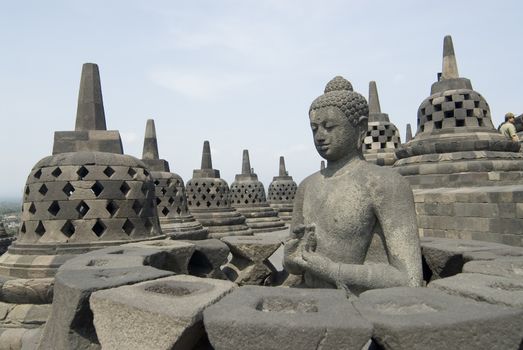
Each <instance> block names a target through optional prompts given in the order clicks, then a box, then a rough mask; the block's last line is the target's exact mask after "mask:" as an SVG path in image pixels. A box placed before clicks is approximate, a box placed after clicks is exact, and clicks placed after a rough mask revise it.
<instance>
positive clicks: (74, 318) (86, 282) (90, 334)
mask: <svg viewBox="0 0 523 350" xmlns="http://www.w3.org/2000/svg"><path fill="white" fill-rule="evenodd" d="M101 251H103V252H102V254H100V253H97V252H93V253H90V254H84V255H81V256H79V257H77V258H75V259H71V260H69V261H68V262H67V264H64V265H62V267H61V268H60V269H59V270H58V273H57V274H56V276H55V286H54V297H53V305H52V310H51V315H50V317H49V320H48V321H47V323H46V325H45V328H44V330H43V335H42V340H41V342H40V343H39V345H38V349H49V350H51V349H99V348H100V345H99V342H98V338H97V335H96V332H95V329H94V326H93V322H92V317H93V315H92V311H91V309H90V307H89V297H90V295H91V293H93V292H94V291H97V290H102V289H109V288H115V287H119V286H122V285H128V284H133V283H138V282H143V281H147V280H154V279H158V278H161V277H167V276H169V275H172V272H169V271H162V270H159V269H157V268H154V267H151V266H143V265H144V264H146V263H147V262H149V261H151V260H152V261H156V263H155V264H160V265H161V262H162V259H161V258H159V259H158V260H155V259H156V258H157V257H158V256H160V257H162V256H163V257H164V258H165V252H161V251H159V250H155V249H143V248H136V247H123V248H122V247H112V248H107V249H102V250H101ZM98 252H99V251H98ZM124 252H127V253H129V255H131V256H126V254H124ZM111 253H112V254H111ZM131 253H134V254H135V256H134V257H133V256H132V254H131ZM147 254H150V255H151V256H153V257H154V259H151V258H150V257H148V256H147ZM111 255H112V256H113V257H114V258H110V257H111ZM86 256H87V257H86ZM76 259H78V260H77V261H75V260H76ZM117 259H121V262H117V261H116V260H117ZM104 260H105V261H104ZM91 261H92V263H91ZM127 263H128V265H127V266H125V267H122V266H121V265H122V264H124V265H125V264H127ZM152 265H153V264H152Z"/></svg>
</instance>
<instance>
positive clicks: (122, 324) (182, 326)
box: [90, 275, 236, 350]
mask: <svg viewBox="0 0 523 350" xmlns="http://www.w3.org/2000/svg"><path fill="white" fill-rule="evenodd" d="M235 287H236V286H235V285H234V284H233V283H231V282H227V281H220V280H214V279H202V278H198V277H192V276H186V275H179V276H174V277H167V278H161V279H157V280H155V281H151V282H144V283H138V284H135V285H132V286H123V287H119V288H113V289H109V290H103V291H98V292H95V293H93V294H92V295H91V298H90V306H91V309H92V310H93V314H94V325H95V328H96V333H97V334H98V338H99V340H100V344H101V345H102V348H103V349H166V350H167V349H182V350H183V349H192V348H193V346H194V345H195V344H196V343H197V342H198V341H199V340H200V338H201V337H202V336H203V335H204V334H205V331H204V328H203V322H202V318H203V316H202V313H203V310H204V309H205V308H206V307H207V306H208V305H211V304H213V303H215V302H216V301H218V300H219V299H221V298H222V297H223V296H224V295H226V294H227V293H229V292H230V291H231V290H232V289H233V288H235Z"/></svg>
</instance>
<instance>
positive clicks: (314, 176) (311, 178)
mask: <svg viewBox="0 0 523 350" xmlns="http://www.w3.org/2000/svg"><path fill="white" fill-rule="evenodd" d="M320 177H321V171H317V172H315V173H312V174H310V175H309V176H307V177H306V178H305V179H303V180H302V181H301V182H300V184H299V186H298V187H301V188H303V187H307V186H309V185H310V184H314V183H316V182H318V180H319V179H320Z"/></svg>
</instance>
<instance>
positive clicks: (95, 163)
mask: <svg viewBox="0 0 523 350" xmlns="http://www.w3.org/2000/svg"><path fill="white" fill-rule="evenodd" d="M86 91H88V92H89V93H86ZM78 106H79V108H78V114H77V121H76V125H77V129H78V126H79V125H81V130H84V131H86V132H87V134H88V135H90V136H89V138H87V139H85V140H82V142H81V145H82V146H81V149H82V150H81V151H78V152H76V151H77V150H76V149H75V152H67V153H61V152H57V150H60V149H61V146H57V145H56V143H55V146H54V148H53V150H54V152H55V154H54V155H53V156H49V157H45V158H43V159H42V160H40V161H39V162H38V163H36V165H35V166H34V167H33V169H32V170H31V172H30V174H29V176H28V177H27V182H26V185H25V188H24V194H23V207H22V224H21V227H20V230H19V233H18V236H17V240H16V242H15V243H14V244H12V245H11V246H10V247H9V250H8V252H7V253H6V254H4V255H3V256H2V257H0V275H8V276H15V277H24V278H25V277H31V278H32V277H48V276H52V275H54V273H55V271H56V269H57V268H58V267H59V266H60V265H61V264H62V263H64V262H65V261H66V260H68V259H70V258H71V257H73V256H75V255H76V254H81V253H85V252H87V251H90V250H93V249H98V248H101V247H104V246H109V245H117V244H122V243H124V242H132V241H140V240H144V239H151V238H155V237H159V236H161V231H160V227H159V222H158V216H157V215H156V206H155V204H154V184H153V182H152V180H151V177H150V175H149V171H148V170H147V168H146V166H145V164H144V163H142V162H141V161H140V160H138V159H136V158H134V157H131V156H127V155H123V154H118V153H117V152H116V151H118V149H115V148H111V147H109V148H108V149H107V150H111V151H114V152H116V153H108V152H99V150H100V143H99V140H98V139H97V137H96V136H97V135H98V133H99V132H100V133H101V134H100V135H102V136H103V135H104V134H105V133H104V131H105V130H104V129H105V116H104V113H103V103H102V93H101V87H100V78H99V76H98V67H97V66H96V65H95V64H92V63H87V64H84V66H83V69H82V79H81V83H80V94H79V98H78ZM80 107H81V108H80ZM116 133H117V135H116V136H115V139H114V140H118V142H119V140H120V135H119V134H118V132H116ZM57 134H58V135H61V134H60V133H57ZM62 140H63V139H61V138H60V137H58V138H56V137H55V142H58V143H61V142H62ZM115 142H116V141H115ZM120 143H121V142H120ZM102 148H103V147H102ZM86 149H89V151H87V150H86Z"/></svg>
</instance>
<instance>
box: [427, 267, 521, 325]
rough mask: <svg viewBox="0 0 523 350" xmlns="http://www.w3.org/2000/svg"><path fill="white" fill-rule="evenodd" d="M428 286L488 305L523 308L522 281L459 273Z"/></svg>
mask: <svg viewBox="0 0 523 350" xmlns="http://www.w3.org/2000/svg"><path fill="white" fill-rule="evenodd" d="M428 286H429V287H431V288H436V289H439V290H442V291H444V292H445V293H448V294H454V295H459V296H462V297H466V298H470V299H474V300H477V301H484V302H487V303H490V304H499V305H505V306H513V307H519V308H522V307H523V281H522V280H521V279H514V278H506V277H500V276H489V275H483V274H479V273H460V274H459V275H456V276H452V277H448V278H443V279H439V280H436V281H434V282H431V283H430V284H429V285H428ZM520 329H521V327H520Z"/></svg>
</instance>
